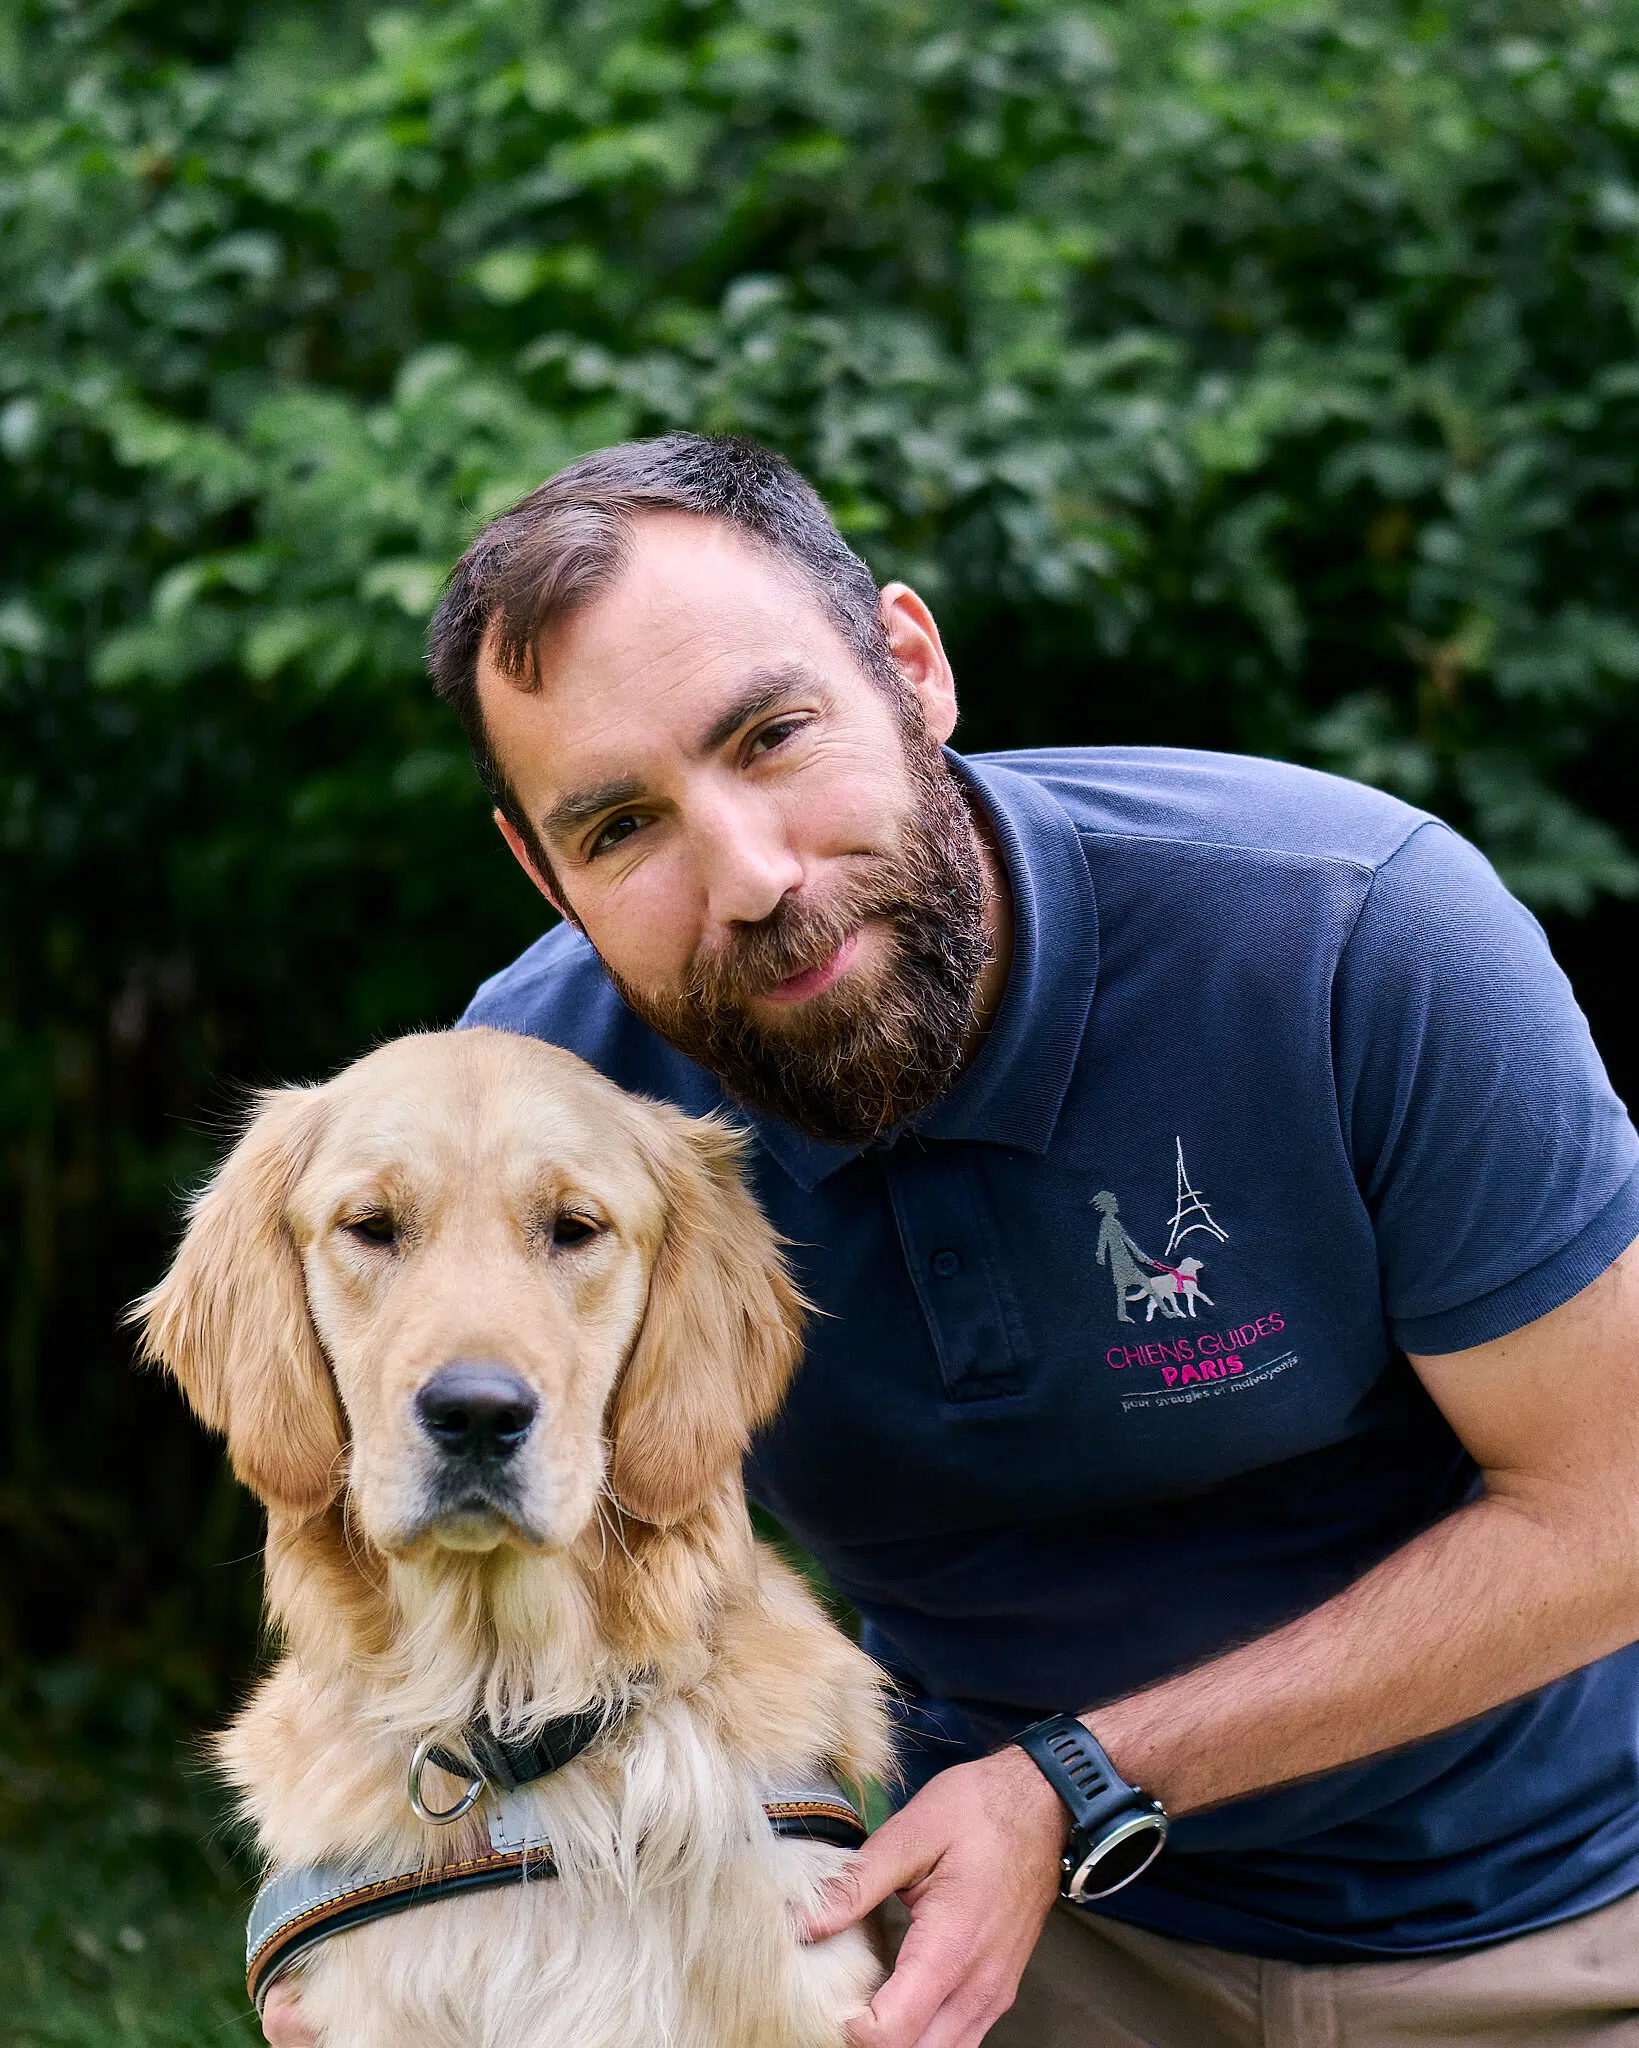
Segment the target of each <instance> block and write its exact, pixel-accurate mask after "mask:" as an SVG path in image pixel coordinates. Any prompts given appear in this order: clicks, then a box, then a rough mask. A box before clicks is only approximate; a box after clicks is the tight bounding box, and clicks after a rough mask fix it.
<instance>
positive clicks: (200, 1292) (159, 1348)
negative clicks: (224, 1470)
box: [128, 1088, 346, 1514]
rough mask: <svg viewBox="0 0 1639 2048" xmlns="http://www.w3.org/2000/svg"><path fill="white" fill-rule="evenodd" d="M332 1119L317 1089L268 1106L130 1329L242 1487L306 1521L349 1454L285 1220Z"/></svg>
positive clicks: (327, 1498)
mask: <svg viewBox="0 0 1639 2048" xmlns="http://www.w3.org/2000/svg"><path fill="white" fill-rule="evenodd" d="M322 1117H323V1103H322V1097H321V1094H320V1091H319V1090H317V1089H314V1088H281V1089H277V1090H274V1091H272V1092H270V1093H269V1094H267V1095H264V1096H263V1097H262V1098H261V1101H260V1103H259V1104H258V1106H257V1109H256V1113H255V1115H254V1116H253V1117H252V1119H251V1121H250V1124H249V1125H248V1127H247V1128H246V1131H245V1134H244V1136H243V1137H242V1138H241V1139H240V1140H239V1143H238V1144H237V1145H236V1146H235V1147H234V1148H233V1150H232V1152H230V1153H229V1155H228V1157H227V1158H226V1160H224V1162H223V1163H222V1165H221V1167H220V1168H219V1169H218V1170H217V1172H216V1174H215V1176H214V1177H213V1178H212V1179H211V1181H210V1182H209V1184H208V1185H207V1186H206V1187H205V1188H204V1189H203V1190H202V1191H201V1192H200V1194H199V1196H198V1197H197V1199H196V1200H195V1202H194V1204H193V1207H192V1210H191V1212H190V1215H189V1219H188V1228H187V1231H186V1233H185V1234H184V1236H183V1239H182V1243H181V1246H180V1247H179V1249H178V1251H177V1255H176V1258H175V1259H174V1260H173V1262H172V1264H171V1270H170V1271H169V1272H168V1273H167V1274H166V1275H165V1278H164V1279H163V1280H162V1281H161V1282H160V1283H159V1285H158V1286H157V1287H156V1288H154V1290H153V1291H152V1293H150V1294H146V1295H144V1296H143V1298H142V1299H141V1300H140V1301H138V1302H136V1303H134V1304H133V1306H132V1308H131V1310H130V1312H129V1316H128V1320H129V1321H131V1322H134V1323H136V1324H138V1325H139V1327H140V1328H141V1331H142V1355H143V1357H144V1358H145V1359H147V1360H148V1361H149V1362H150V1363H151V1364H154V1365H160V1366H163V1367H164V1368H165V1369H166V1371H168V1372H169V1373H170V1374H171V1375H172V1377H173V1378H174V1379H175V1380H176V1382H177V1384H178V1386H180V1387H181V1389H182V1391H183V1393H184V1394H185V1395H186V1397H187V1399H188V1403H189V1405H190V1407H192V1409H193V1410H194V1413H195V1414H196V1415H197V1416H198V1417H199V1419H200V1421H201V1422H203V1423H204V1424H205V1425H206V1427H207V1428H209V1429H215V1430H220V1431H221V1432H222V1434H223V1435H225V1436H226V1438H227V1440H228V1456H229V1458H230V1460H231V1461H232V1464H233V1469H234V1471H235V1472H236V1473H237V1474H238V1475H239V1477H240V1478H241V1479H242V1480H243V1481H244V1483H245V1484H246V1485H247V1486H248V1487H249V1488H250V1489H251V1491H252V1492H253V1493H255V1494H257V1495H258V1496H259V1497H260V1498H261V1499H262V1500H263V1501H265V1502H266V1503H267V1504H268V1505H269V1506H270V1507H280V1508H286V1509H289V1510H291V1511H292V1512H293V1513H296V1514H316V1513H317V1512H318V1511H319V1510H320V1509H321V1508H324V1507H327V1506H328V1505H329V1504H330V1502H331V1501H332V1500H333V1499H334V1498H335V1496H336V1494H337V1492H338V1491H339V1489H340V1487H341V1482H342V1477H343V1469H344V1461H345V1450H346V1446H345V1440H344V1437H343V1433H342V1419H341V1411H340V1408H339V1406H338V1404H337V1400H336V1394H335V1389H334V1386H333V1385H332V1383H331V1378H330V1369H329V1367H328V1365H327V1364H326V1362H325V1358H324V1353H323V1352H322V1350H321V1349H320V1347H319V1340H318V1337H317V1335H316V1333H315V1331H314V1329H313V1323H312V1319H311V1317H310V1316H309V1314H308V1308H307V1289H306V1287H305V1285H304V1283H303V1279H302V1269H301V1261H300V1259H299V1258H298V1257H297V1253H296V1246H295V1243H294V1241H293V1239H292V1238H291V1235H290V1227H289V1223H288V1221H287V1218H286V1214H285V1210H286V1205H287V1203H288V1201H289V1199H290V1195H291V1192H292V1190H293V1189H294V1187H295V1184H296V1181H297V1179H298V1177H299V1176H300V1174H301V1172H302V1169H303V1167H304V1166H305V1165H306V1163H307V1160H308V1157H309V1155H310V1154H311V1152H312V1149H313V1144H314V1141H315V1139H316V1138H317V1136H318V1131H319V1127H320V1123H321V1121H322Z"/></svg>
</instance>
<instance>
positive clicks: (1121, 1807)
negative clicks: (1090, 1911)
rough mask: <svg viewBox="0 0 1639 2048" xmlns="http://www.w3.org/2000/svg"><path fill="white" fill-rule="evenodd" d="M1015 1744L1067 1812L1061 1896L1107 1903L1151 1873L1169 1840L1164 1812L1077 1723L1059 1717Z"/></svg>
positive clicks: (1035, 1726)
mask: <svg viewBox="0 0 1639 2048" xmlns="http://www.w3.org/2000/svg"><path fill="white" fill-rule="evenodd" d="M1013 1740H1014V1742H1015V1743H1016V1744H1017V1745H1018V1747H1019V1748H1020V1749H1022V1750H1023V1751H1024V1753H1025V1755H1026V1756H1027V1757H1029V1759H1030V1761H1031V1762H1032V1763H1033V1764H1034V1765H1035V1766H1036V1768H1037V1770H1038V1771H1040V1772H1041V1774H1042V1776H1043V1777H1044V1778H1045V1779H1046V1780H1047V1782H1048V1784H1049V1785H1051V1786H1052V1788H1053V1790H1054V1791H1055V1792H1056V1793H1057V1794H1058V1796H1059V1797H1060V1799H1062V1800H1063V1801H1064V1804H1065V1805H1066V1806H1067V1807H1068V1808H1069V1812H1070V1846H1069V1848H1068V1849H1066V1850H1065V1852H1064V1860H1063V1862H1062V1863H1061V1864H1060V1865H1059V1868H1060V1870H1061V1871H1062V1873H1063V1875H1062V1877H1061V1879H1060V1881H1059V1893H1060V1896H1061V1897H1063V1898H1066V1899H1072V1900H1074V1901H1075V1903H1076V1904H1077V1905H1078V1906H1079V1905H1081V1904H1083V1903H1084V1902H1085V1901H1086V1900H1088V1899H1107V1898H1108V1897H1109V1896H1110V1894H1111V1892H1118V1891H1120V1889H1121V1887H1122V1886H1123V1885H1124V1884H1131V1883H1132V1881H1133V1879H1134V1878H1135V1877H1137V1876H1138V1875H1139V1874H1140V1873H1141V1872H1143V1871H1146V1870H1148V1869H1149V1867H1150V1865H1151V1864H1152V1863H1153V1862H1154V1861H1155V1859H1156V1857H1157V1856H1159V1855H1160V1853H1161V1849H1162V1846H1163V1844H1164V1843H1165V1842H1166V1839H1167V1829H1168V1826H1169V1825H1170V1823H1169V1822H1168V1820H1167V1812H1166V1808H1165V1807H1164V1806H1163V1805H1162V1804H1161V1802H1160V1800H1159V1799H1150V1798H1147V1797H1146V1796H1145V1795H1144V1793H1142V1792H1141V1791H1140V1790H1139V1789H1138V1787H1137V1786H1136V1785H1129V1784H1128V1783H1127V1781H1126V1779H1125V1778H1123V1777H1122V1776H1121V1774H1120V1772H1119V1771H1117V1769H1116V1767H1115V1765H1114V1764H1112V1763H1111V1762H1110V1759H1109V1758H1108V1757H1107V1756H1106V1755H1105V1754H1104V1750H1103V1747H1102V1745H1101V1744H1099V1743H1098V1742H1096V1741H1095V1740H1094V1739H1093V1737H1092V1736H1091V1735H1090V1734H1089V1733H1088V1731H1087V1730H1086V1728H1084V1727H1083V1726H1082V1724H1081V1723H1080V1722H1079V1721H1077V1720H1075V1719H1073V1718H1072V1717H1071V1716H1070V1715H1069V1714H1053V1715H1051V1716H1050V1717H1049V1718H1048V1719H1047V1720H1045V1721H1034V1722H1032V1723H1031V1725H1030V1726H1029V1727H1028V1728H1026V1729H1023V1730H1022V1731H1021V1732H1020V1733H1019V1734H1017V1735H1015V1736H1014V1738H1013Z"/></svg>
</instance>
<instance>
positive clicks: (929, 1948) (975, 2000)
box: [848, 1916, 1006, 2048]
mask: <svg viewBox="0 0 1639 2048" xmlns="http://www.w3.org/2000/svg"><path fill="white" fill-rule="evenodd" d="M931 1917H932V1916H927V1917H922V1918H919V1919H916V1920H913V1921H912V1922H911V1925H910V1927H909V1928H908V1929H907V1931H906V1934H905V1939H904V1941H903V1942H902V1943H901V1944H900V1949H899V1959H898V1961H897V1962H896V1963H895V1964H894V1972H893V1975H892V1976H891V1977H890V1978H889V1979H888V1981H887V1982H886V1983H885V1984H884V1985H882V1987H881V1988H880V1989H879V1990H878V1992H877V1994H876V1996H875V1998H873V1999H872V2000H871V2007H870V2010H869V2012H864V2013H861V2014H860V2016H859V2018H858V2019H857V2020H855V2021H854V2022H853V2024H852V2025H851V2026H850V2027H849V2029H848V2038H849V2040H850V2041H851V2042H852V2043H853V2048H969V2044H972V2043H977V2042H978V2041H981V2040H982V2039H983V2038H984V2032H985V2028H986V2027H988V2026H989V2024H990V2022H991V2021H992V2020H993V2019H995V2018H996V2017H997V2015H998V2014H999V2013H1000V2012H1001V2011H1003V2010H1004V2008H1005V2004H1006V2000H1005V1998H1002V1999H999V2000H998V2001H996V2002H995V2003H994V2004H992V2003H991V2002H990V2001H989V2000H988V1997H987V1994H986V1993H985V1991H984V1990H983V1988H982V1986H981V1983H980V1981H979V1980H978V1979H977V1978H976V1977H975V1976H974V1975H973V1970H972V1963H973V1958H972V1956H971V1955H970V1954H969V1953H968V1951H967V1949H966V1948H965V1947H964V1946H962V1944H961V1943H960V1941H959V1940H958V1939H957V1936H956V1930H955V1929H954V1928H950V1927H948V1925H947V1924H943V1923H941V1922H940V1921H939V1920H937V1919H935V1920H933V1924H932V1925H931V1926H930V1918H931Z"/></svg>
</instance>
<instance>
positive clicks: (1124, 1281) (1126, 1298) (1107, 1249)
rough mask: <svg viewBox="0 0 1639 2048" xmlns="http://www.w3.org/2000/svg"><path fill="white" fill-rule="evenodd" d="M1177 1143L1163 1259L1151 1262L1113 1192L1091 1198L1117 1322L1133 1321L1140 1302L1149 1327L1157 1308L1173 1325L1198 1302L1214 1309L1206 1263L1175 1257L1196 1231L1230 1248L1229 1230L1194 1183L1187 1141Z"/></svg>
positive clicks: (1192, 1256)
mask: <svg viewBox="0 0 1639 2048" xmlns="http://www.w3.org/2000/svg"><path fill="white" fill-rule="evenodd" d="M1173 1142H1174V1145H1175V1147H1176V1150H1177V1158H1178V1185H1177V1194H1176V1197H1175V1199H1174V1202H1173V1209H1172V1222H1171V1226H1170V1229H1169V1231H1168V1235H1167V1248H1166V1251H1165V1253H1164V1254H1163V1255H1162V1256H1161V1257H1160V1258H1153V1257H1152V1256H1151V1255H1150V1254H1149V1253H1148V1252H1147V1251H1145V1250H1144V1248H1143V1247H1142V1245H1140V1244H1138V1243H1137V1242H1136V1240H1135V1239H1134V1238H1133V1236H1132V1234H1131V1232H1130V1231H1129V1230H1128V1229H1127V1227H1126V1225H1125V1224H1124V1223H1123V1222H1122V1221H1121V1205H1120V1203H1119V1202H1118V1201H1117V1200H1116V1197H1115V1195H1114V1194H1113V1193H1112V1192H1111V1191H1110V1189H1108V1188H1101V1189H1100V1190H1099V1192H1098V1193H1097V1194H1096V1195H1094V1197H1093V1207H1094V1208H1095V1209H1096V1210H1097V1211H1098V1213H1099V1219H1100V1220H1099V1226H1098V1249H1097V1252H1096V1253H1095V1257H1096V1258H1097V1260H1098V1263H1099V1265H1101V1266H1104V1267H1107V1268H1108V1270H1109V1274H1110V1278H1111V1280H1112V1281H1113V1282H1114V1285H1115V1313H1116V1320H1117V1321H1118V1322H1123V1323H1130V1322H1131V1321H1132V1320H1133V1319H1132V1317H1131V1316H1130V1315H1129V1314H1128V1313H1127V1311H1128V1309H1129V1308H1133V1307H1136V1306H1137V1304H1138V1303H1139V1302H1142V1303H1143V1304H1144V1320H1145V1322H1146V1323H1152V1322H1154V1320H1155V1316H1156V1312H1157V1310H1159V1311H1160V1313H1161V1314H1162V1315H1163V1316H1167V1317H1170V1318H1172V1319H1173V1320H1174V1321H1182V1319H1183V1318H1184V1316H1185V1314H1186V1313H1187V1314H1188V1315H1189V1317H1190V1318H1191V1319H1192V1320H1193V1318H1194V1315H1195V1304H1196V1302H1197V1301H1204V1302H1205V1303H1206V1305H1207V1307H1208V1308H1211V1307H1212V1306H1213V1300H1212V1296H1211V1295H1210V1294H1208V1293H1207V1292H1206V1291H1205V1289H1204V1288H1203V1287H1202V1285H1201V1274H1202V1271H1203V1262H1202V1260H1201V1259H1200V1258H1198V1257H1197V1256H1196V1255H1195V1254H1194V1253H1193V1252H1191V1253H1189V1254H1187V1255H1186V1256H1185V1257H1183V1258H1180V1259H1175V1258H1174V1254H1175V1253H1176V1252H1177V1250H1178V1247H1179V1246H1180V1245H1181V1244H1183V1243H1184V1241H1185V1240H1186V1239H1187V1238H1189V1237H1192V1236H1193V1235H1194V1234H1195V1233H1196V1232H1197V1231H1199V1232H1203V1233H1204V1234H1205V1235H1206V1236H1207V1237H1209V1238H1214V1239H1216V1240H1217V1242H1218V1243H1219V1244H1228V1242H1229V1232H1228V1231H1227V1230H1225V1229H1224V1227H1223V1225H1222V1224H1221V1223H1219V1222H1218V1221H1217V1219H1216V1218H1215V1217H1214V1216H1213V1214H1212V1211H1211V1209H1210V1208H1209V1207H1208V1205H1207V1199H1206V1196H1205V1195H1204V1194H1203V1193H1202V1192H1201V1190H1200V1189H1199V1188H1197V1187H1196V1186H1195V1185H1194V1184H1193V1182H1192V1181H1191V1180H1190V1177H1189V1173H1188V1170H1187V1169H1186V1167H1185V1165H1184V1141H1183V1139H1182V1138H1175V1139H1174V1141H1173Z"/></svg>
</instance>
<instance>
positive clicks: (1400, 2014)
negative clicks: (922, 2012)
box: [985, 1895, 1639, 2048]
mask: <svg viewBox="0 0 1639 2048" xmlns="http://www.w3.org/2000/svg"><path fill="white" fill-rule="evenodd" d="M1409 2042H1417V2043H1419V2044H1422V2048H1429V2044H1438V2043H1456V2042H1462V2043H1464V2044H1466V2048H1478V2044H1481V2043H1483V2044H1486V2048H1548V2044H1550V2043H1553V2044H1555V2048H1561V2044H1571V2043H1581V2042H1597V2043H1599V2044H1600V2048H1639V1895H1636V1896H1634V1897H1631V1898H1626V1899H1619V1900H1618V1901H1617V1902H1616V1904H1615V1905H1612V1906H1603V1907H1601V1908H1600V1909H1599V1910H1598V1911H1597V1912H1594V1913H1586V1914H1584V1915H1583V1916H1582V1917H1581V1918H1580V1919H1577V1920H1565V1921H1562V1922H1561V1923H1560V1924H1559V1925H1558V1926H1557V1927H1547V1928H1544V1929H1542V1931H1541V1932H1540V1933H1537V1934H1522V1935H1520V1936H1519V1937H1518V1938H1517V1939H1515V1940H1513V1941H1504V1942H1499V1943H1498V1944H1497V1945H1496V1946H1495V1947H1493V1948H1483V1949H1472V1950H1470V1951H1468V1952H1467V1953H1466V1954H1461V1955H1451V1956H1424V1957H1417V1958H1413V1959H1409V1960H1407V1961H1406V1962H1403V1963H1269V1962H1262V1961H1260V1960H1259V1959H1258V1958H1257V1957H1256V1956H1241V1955H1230V1954H1228V1953H1227V1952H1226V1951H1224V1950H1222V1949H1216V1948H1204V1947H1202V1946H1200V1945H1199V1944H1197V1943H1195V1942H1188V1941H1173V1940H1170V1939H1169V1938H1168V1937H1166V1936H1165V1935H1160V1934H1146V1933H1143V1932H1141V1931H1140V1930H1139V1929H1138V1928H1136V1927H1124V1926H1122V1925H1121V1923H1120V1922H1119V1921H1115V1920H1100V1919H1097V1918H1095V1917H1094V1916H1093V1915H1091V1914H1087V1913H1082V1912H1077V1911H1075V1910H1073V1909H1070V1908H1060V1909H1059V1910H1058V1911H1056V1912H1055V1913H1054V1914H1053V1915H1052V1917H1051V1918H1050V1919H1049V1921H1048V1923H1047V1926H1046V1928H1045V1929H1044V1930H1043V1933H1042V1938H1041V1940H1040V1942H1039V1943H1038V1944H1037V1947H1036V1952H1035V1954H1034V1956H1032V1957H1031V1960H1030V1967H1029V1969H1028V1970H1027V1971H1026V1972H1025V1976H1024V1982H1023V1983H1022V1984H1021V1985H1020V1987H1019V1997H1018V2002H1017V2003H1016V2004H1015V2006H1014V2008H1013V2010H1012V2011H1011V2012H1010V2013H1009V2014H1008V2015H1007V2017H1006V2018H1005V2019H1003V2020H1001V2021H999V2022H998V2023H997V2024H996V2026H994V2027H993V2028H992V2029H991V2030H990V2032H989V2034H987V2035H986V2037H985V2043H986V2048H1140V2044H1141V2048H1401V2044H1402V2043H1409Z"/></svg>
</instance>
